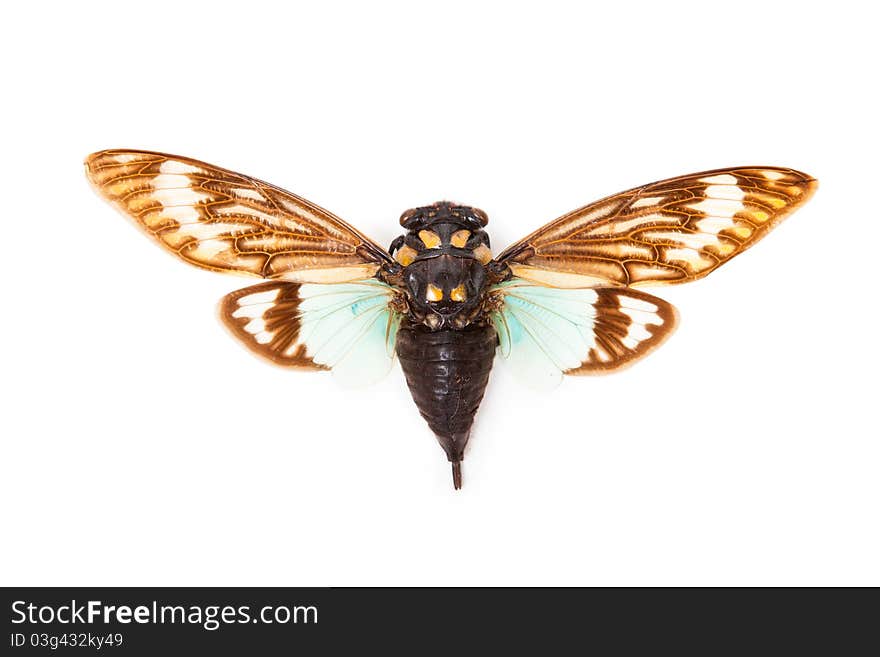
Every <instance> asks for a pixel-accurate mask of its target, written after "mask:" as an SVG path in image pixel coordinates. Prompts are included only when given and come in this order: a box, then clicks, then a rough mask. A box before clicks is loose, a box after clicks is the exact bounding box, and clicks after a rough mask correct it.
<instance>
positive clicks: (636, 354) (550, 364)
mask: <svg viewBox="0 0 880 657" xmlns="http://www.w3.org/2000/svg"><path fill="white" fill-rule="evenodd" d="M490 293H491V294H496V295H500V296H501V298H502V303H501V305H500V309H499V310H497V311H496V312H494V313H493V314H492V321H493V323H494V324H495V329H496V331H497V332H498V341H499V351H500V354H501V357H502V358H504V359H505V360H506V361H507V362H508V364H509V365H510V367H511V369H512V370H513V372H514V374H515V375H516V376H517V377H518V378H521V379H522V380H523V381H525V382H527V383H529V384H530V385H532V386H534V387H539V388H546V387H552V386H555V385H558V383H559V382H560V381H561V380H562V375H563V374H589V373H596V372H606V371H610V370H614V369H618V368H620V367H622V366H624V365H627V364H629V363H631V362H633V361H635V360H637V359H638V358H641V357H642V356H644V355H646V354H647V353H648V352H649V351H650V350H651V349H653V348H654V347H656V346H657V345H659V344H660V343H661V342H662V341H663V340H664V339H665V338H666V337H667V336H668V335H669V334H670V333H671V332H672V330H673V329H674V327H675V320H676V316H675V309H674V308H673V307H672V306H671V305H669V304H668V303H666V302H665V301H663V300H662V299H658V298H656V297H652V296H650V295H648V294H645V293H643V292H637V291H635V290H630V289H626V288H619V287H594V288H580V289H571V288H567V289H563V288H552V287H545V286H542V285H536V284H534V283H531V282H528V281H525V280H523V279H517V278H514V279H513V280H510V281H507V282H505V283H501V284H499V285H497V286H495V287H494V288H493V290H492V291H491V292H490Z"/></svg>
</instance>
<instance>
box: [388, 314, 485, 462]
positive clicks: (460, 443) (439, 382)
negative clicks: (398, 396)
mask: <svg viewBox="0 0 880 657" xmlns="http://www.w3.org/2000/svg"><path fill="white" fill-rule="evenodd" d="M495 344H496V336H495V329H494V327H493V326H491V325H488V326H480V325H471V326H469V327H467V328H465V329H462V330H458V331H454V330H447V331H433V332H432V331H429V330H428V329H427V327H425V326H423V325H421V324H420V325H417V326H412V325H410V324H409V323H404V324H403V325H401V327H400V330H399V331H398V333H397V355H398V357H399V358H400V364H401V366H402V367H403V373H404V375H406V382H407V384H408V385H409V390H410V392H411V393H412V397H413V400H414V401H415V403H416V406H418V408H419V411H420V412H421V414H422V417H424V418H425V420H427V421H428V426H430V427H431V429H432V430H433V431H434V433H435V434H436V436H437V439H438V440H439V441H440V445H441V446H442V447H443V449H444V450H445V451H446V456H447V457H448V458H449V460H450V461H453V462H457V461H460V460H461V457H462V453H463V452H464V447H465V445H466V444H467V439H468V435H469V434H470V429H471V425H472V424H473V422H474V415H475V414H476V412H477V409H478V408H479V406H480V402H481V401H482V399H483V393H484V392H485V390H486V384H487V383H488V381H489V372H490V371H491V370H492V360H493V358H494V357H495Z"/></svg>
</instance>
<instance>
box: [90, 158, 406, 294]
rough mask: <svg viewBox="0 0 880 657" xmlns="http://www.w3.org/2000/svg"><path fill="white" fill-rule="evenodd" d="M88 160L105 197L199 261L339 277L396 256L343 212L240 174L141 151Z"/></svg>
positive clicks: (268, 272)
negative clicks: (343, 216) (338, 213)
mask: <svg viewBox="0 0 880 657" xmlns="http://www.w3.org/2000/svg"><path fill="white" fill-rule="evenodd" d="M85 164H86V174H87V176H88V178H89V180H90V181H91V183H92V184H93V185H94V187H95V188H96V189H97V191H98V193H99V194H101V196H103V197H104V198H105V199H106V200H108V201H109V202H111V203H112V204H113V205H115V206H116V207H117V208H119V209H120V210H121V211H122V212H123V213H124V214H126V215H128V216H129V217H131V218H133V219H134V220H135V221H136V222H137V223H138V224H139V225H140V226H141V227H142V228H143V229H145V230H146V231H147V232H148V233H150V234H151V235H152V236H153V237H155V238H156V239H157V240H158V241H159V243H160V244H162V245H163V246H164V247H166V248H167V249H168V250H170V251H172V252H173V253H176V254H177V255H178V256H180V257H181V258H182V259H183V260H185V261H187V262H189V263H190V264H193V265H196V266H198V267H203V268H205V269H211V270H215V271H228V272H237V273H241V274H246V275H254V276H261V277H264V278H284V279H288V280H305V281H315V282H340V281H344V280H354V279H357V278H367V277H369V276H372V275H373V274H374V273H375V272H376V270H377V269H378V267H379V265H380V264H381V263H383V262H390V256H388V254H387V253H386V252H385V251H384V249H382V248H381V247H379V246H378V245H377V244H375V243H374V242H372V241H371V240H369V239H368V238H367V237H365V236H364V235H362V234H361V233H360V232H358V231H357V230H356V229H354V228H353V227H352V226H350V225H348V224H347V223H346V222H344V221H343V220H342V219H340V218H339V217H336V216H335V215H333V214H331V213H330V212H327V211H326V210H324V209H322V208H320V207H318V206H316V205H314V204H313V203H310V202H309V201H307V200H305V199H303V198H300V197H299V196H296V195H294V194H291V193H290V192H287V191H284V190H283V189H280V188H278V187H275V186H273V185H270V184H268V183H265V182H261V181H259V180H257V179H255V178H250V177H248V176H245V175H242V174H240V173H235V172H233V171H228V170H226V169H221V168H220V167H216V166H213V165H211V164H206V163H204V162H199V161H197V160H193V159H190V158H186V157H179V156H176V155H166V154H163V153H153V152H148V151H136V150H109V151H101V152H99V153H94V154H92V155H90V156H89V157H88V158H87V159H86V162H85Z"/></svg>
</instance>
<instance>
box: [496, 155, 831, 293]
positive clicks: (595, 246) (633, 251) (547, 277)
mask: <svg viewBox="0 0 880 657" xmlns="http://www.w3.org/2000/svg"><path fill="white" fill-rule="evenodd" d="M816 184H817V183H816V181H815V180H814V179H813V178H812V177H810V176H808V175H807V174H804V173H801V172H799V171H795V170H793V169H784V168H774V167H744V168H735V169H719V170H716V171H706V172H703V173H696V174H692V175H688V176H682V177H680V178H673V179H670V180H664V181H661V182H656V183H652V184H650V185H645V186H644V187H639V188H637V189H633V190H630V191H628V192H623V193H622V194H618V195H616V196H611V197H608V198H606V199H603V200H601V201H598V202H596V203H593V204H591V205H587V206H584V207H582V208H579V209H578V210H575V211H574V212H571V213H569V214H567V215H565V216H563V217H560V218H559V219H557V220H555V221H553V222H551V223H549V224H547V225H546V226H544V227H543V228H541V229H540V230H538V231H536V232H534V233H532V234H531V235H529V236H528V237H526V238H525V239H523V240H521V241H520V242H518V243H516V244H514V245H513V246H511V247H509V248H508V249H506V250H505V251H504V252H503V253H502V254H501V255H500V256H499V257H498V260H499V261H501V262H505V263H507V264H508V265H510V267H511V269H512V270H513V272H514V274H515V275H517V276H521V277H524V278H530V279H532V280H541V281H542V282H547V283H550V284H554V285H556V284H558V285H563V286H578V285H579V283H578V281H577V279H576V278H575V277H571V276H566V275H579V276H587V277H590V278H592V279H599V280H606V281H613V282H616V283H619V284H622V285H628V286H635V285H642V284H658V283H685V282H687V281H692V280H695V279H698V278H701V277H703V276H705V275H706V274H708V273H709V272H711V271H712V270H713V269H715V268H717V267H719V266H720V265H722V264H723V263H725V262H727V261H728V260H730V259H731V258H733V257H734V256H736V255H738V254H740V253H742V252H743V251H745V250H746V249H747V248H749V247H750V246H752V245H753V244H754V243H755V242H757V241H758V240H760V239H761V238H762V237H763V236H764V235H765V234H766V233H767V232H768V231H769V230H770V229H771V228H772V227H773V226H775V225H776V224H777V223H779V221H780V220H782V219H783V218H784V217H785V216H786V215H788V214H789V213H791V212H792V211H793V210H795V209H796V208H798V207H799V206H800V205H802V204H803V203H804V202H805V201H806V200H807V199H808V198H809V197H810V195H811V194H812V192H813V191H814V190H815V188H816ZM554 274H560V275H559V276H556V277H554Z"/></svg>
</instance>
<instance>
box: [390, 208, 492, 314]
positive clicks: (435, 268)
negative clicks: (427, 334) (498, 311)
mask: <svg viewBox="0 0 880 657" xmlns="http://www.w3.org/2000/svg"><path fill="white" fill-rule="evenodd" d="M487 222H488V219H487V217H486V215H485V213H483V212H482V210H478V209H477V208H471V207H468V206H463V205H455V204H453V203H449V202H445V201H443V202H439V203H435V204H434V205H429V206H426V207H422V208H414V209H412V210H408V211H406V212H404V213H403V215H401V217H400V224H401V225H402V226H403V227H404V228H405V229H406V230H407V232H406V234H404V235H401V236H400V237H398V238H397V239H396V240H395V241H394V242H393V243H392V244H391V253H392V255H393V257H394V259H395V261H396V262H397V263H399V264H400V265H401V267H402V271H401V273H400V284H401V285H402V287H403V288H404V292H405V295H406V299H407V303H408V305H409V309H408V319H409V320H410V321H411V322H412V323H413V324H424V325H425V326H426V327H427V328H428V329H429V330H432V331H437V330H442V329H463V328H465V327H466V326H468V325H470V324H471V323H473V322H475V321H478V320H479V319H480V318H481V314H482V312H481V311H482V301H483V293H484V292H485V289H486V287H487V285H488V284H490V283H491V282H492V281H491V276H490V275H489V273H488V270H487V269H486V265H487V264H488V263H489V261H490V260H491V259H492V255H491V252H490V250H489V236H488V235H487V234H486V231H485V230H483V227H484V226H485V225H486V223H487Z"/></svg>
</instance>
